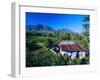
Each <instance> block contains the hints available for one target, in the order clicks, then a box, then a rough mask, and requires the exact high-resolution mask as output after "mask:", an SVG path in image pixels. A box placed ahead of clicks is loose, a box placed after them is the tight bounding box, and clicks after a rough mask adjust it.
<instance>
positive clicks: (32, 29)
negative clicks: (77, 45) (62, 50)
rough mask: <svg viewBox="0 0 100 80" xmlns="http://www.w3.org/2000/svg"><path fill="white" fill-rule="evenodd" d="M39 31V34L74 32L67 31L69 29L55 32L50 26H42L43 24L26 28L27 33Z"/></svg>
mask: <svg viewBox="0 0 100 80" xmlns="http://www.w3.org/2000/svg"><path fill="white" fill-rule="evenodd" d="M37 31H38V32H55V31H57V32H73V31H71V30H70V29H67V28H63V29H58V30H55V29H53V28H52V27H50V26H44V25H41V24H38V25H27V26H26V32H37Z"/></svg>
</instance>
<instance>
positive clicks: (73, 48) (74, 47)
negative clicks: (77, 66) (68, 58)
mask: <svg viewBox="0 0 100 80" xmlns="http://www.w3.org/2000/svg"><path fill="white" fill-rule="evenodd" d="M59 46H60V48H61V49H62V50H63V51H82V50H86V49H85V48H84V47H83V46H81V45H80V44H76V43H75V44H59Z"/></svg>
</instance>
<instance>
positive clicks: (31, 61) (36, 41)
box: [26, 12, 90, 67]
mask: <svg viewBox="0 0 100 80" xmlns="http://www.w3.org/2000/svg"><path fill="white" fill-rule="evenodd" d="M89 28H90V16H89V15H81V14H58V13H57V14H55V13H36V12H26V67H41V66H63V65H86V64H89V62H90V61H89V60H90V59H89V57H90V53H89V45H90V43H89V42H90V38H89Z"/></svg>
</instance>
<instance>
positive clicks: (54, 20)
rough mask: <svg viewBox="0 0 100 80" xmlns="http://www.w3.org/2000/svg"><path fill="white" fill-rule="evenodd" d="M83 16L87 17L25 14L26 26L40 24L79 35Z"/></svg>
mask: <svg viewBox="0 0 100 80" xmlns="http://www.w3.org/2000/svg"><path fill="white" fill-rule="evenodd" d="M85 16H87V15H80V14H58V13H57V14H55V13H34V12H26V25H37V24H42V25H44V26H50V27H52V28H53V29H56V30H57V29H63V28H67V29H70V30H72V31H74V32H78V33H81V32H82V29H83V26H82V24H83V19H84V17H85Z"/></svg>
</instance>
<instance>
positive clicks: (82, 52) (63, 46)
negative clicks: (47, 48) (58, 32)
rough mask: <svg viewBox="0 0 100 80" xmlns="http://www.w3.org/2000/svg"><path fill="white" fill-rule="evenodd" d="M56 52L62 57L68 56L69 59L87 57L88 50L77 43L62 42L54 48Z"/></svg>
mask: <svg viewBox="0 0 100 80" xmlns="http://www.w3.org/2000/svg"><path fill="white" fill-rule="evenodd" d="M53 50H54V51H55V52H59V53H60V54H61V55H62V56H64V55H67V56H68V57H71V58H72V59H74V58H78V57H79V58H83V57H85V56H86V54H87V53H86V51H87V49H86V48H84V47H83V46H82V45H80V44H79V43H75V42H61V43H59V44H58V45H55V46H54V47H53Z"/></svg>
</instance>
